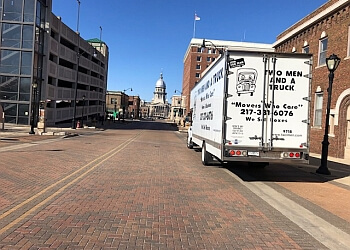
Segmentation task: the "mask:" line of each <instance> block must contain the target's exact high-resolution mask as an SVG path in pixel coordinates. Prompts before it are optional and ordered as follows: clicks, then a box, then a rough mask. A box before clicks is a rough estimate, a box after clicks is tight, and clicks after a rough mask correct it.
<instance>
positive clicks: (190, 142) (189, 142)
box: [187, 138, 193, 149]
mask: <svg viewBox="0 0 350 250" xmlns="http://www.w3.org/2000/svg"><path fill="white" fill-rule="evenodd" d="M187 148H189V149H192V148H193V142H192V139H189V138H187Z"/></svg>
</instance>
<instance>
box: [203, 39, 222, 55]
mask: <svg viewBox="0 0 350 250" xmlns="http://www.w3.org/2000/svg"><path fill="white" fill-rule="evenodd" d="M205 43H210V44H211V45H212V46H213V47H214V48H215V49H216V50H218V51H219V54H220V55H222V54H224V51H223V50H222V49H219V48H218V47H216V45H215V44H214V43H213V42H212V41H208V40H205V39H203V43H202V46H201V49H202V50H203V49H205V48H206V46H205Z"/></svg>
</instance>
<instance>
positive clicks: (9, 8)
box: [2, 0, 23, 22]
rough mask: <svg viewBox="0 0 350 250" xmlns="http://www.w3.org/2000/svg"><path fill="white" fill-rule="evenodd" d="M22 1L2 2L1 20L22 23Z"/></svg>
mask: <svg viewBox="0 0 350 250" xmlns="http://www.w3.org/2000/svg"><path fill="white" fill-rule="evenodd" d="M22 4H23V1H9V0H8V1H4V12H3V16H2V18H3V19H4V20H10V21H17V22H18V21H22Z"/></svg>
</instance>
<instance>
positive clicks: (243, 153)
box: [228, 149, 247, 156]
mask: <svg viewBox="0 0 350 250" xmlns="http://www.w3.org/2000/svg"><path fill="white" fill-rule="evenodd" d="M228 154H229V155H230V156H247V151H246V150H234V149H230V150H229V151H228Z"/></svg>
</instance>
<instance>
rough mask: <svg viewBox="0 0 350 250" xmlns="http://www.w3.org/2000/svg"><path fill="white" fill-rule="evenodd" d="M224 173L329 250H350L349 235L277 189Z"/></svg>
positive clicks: (230, 173)
mask: <svg viewBox="0 0 350 250" xmlns="http://www.w3.org/2000/svg"><path fill="white" fill-rule="evenodd" d="M224 171H225V172H227V173H228V174H229V175H231V176H232V177H233V178H234V179H236V180H238V181H239V182H240V183H241V184H242V185H244V186H245V187H247V188H248V189H249V190H250V191H252V192H253V193H254V194H256V195H257V196H259V197H260V198H261V199H263V200H264V201H266V202H267V203H268V204H269V205H270V206H272V207H274V208H275V209H276V210H277V211H279V212H280V213H282V214H283V215H284V216H285V217H286V218H288V219H289V220H290V221H292V222H293V223H295V224H296V225H298V226H299V227H300V228H301V229H303V230H304V231H306V232H307V233H309V234H310V235H311V236H312V237H314V238H315V239H316V240H317V241H319V242H320V243H321V244H323V245H325V246H326V247H328V248H329V249H348V247H349V246H350V235H349V234H347V233H346V232H344V231H342V230H341V229H339V228H337V227H335V226H333V225H332V224H330V223H329V222H327V221H325V220H324V219H322V218H320V217H319V216H317V215H315V214H314V213H312V212H311V211H309V210H307V209H306V208H304V207H303V206H301V205H299V204H298V203H296V202H294V201H292V200H290V199H288V198H287V197H285V196H284V195H282V194H281V193H279V192H278V191H276V190H275V189H273V188H271V187H269V186H268V185H266V184H264V183H261V182H249V183H248V182H244V181H243V180H241V179H240V178H239V177H238V176H236V175H235V174H233V173H232V172H230V171H229V170H227V169H224Z"/></svg>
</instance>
